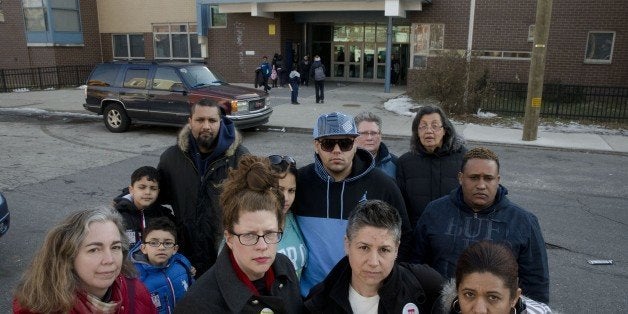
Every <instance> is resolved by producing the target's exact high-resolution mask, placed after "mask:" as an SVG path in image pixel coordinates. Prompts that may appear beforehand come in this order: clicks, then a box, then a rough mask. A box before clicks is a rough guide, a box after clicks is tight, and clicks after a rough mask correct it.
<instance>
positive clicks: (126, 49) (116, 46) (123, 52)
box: [112, 34, 144, 59]
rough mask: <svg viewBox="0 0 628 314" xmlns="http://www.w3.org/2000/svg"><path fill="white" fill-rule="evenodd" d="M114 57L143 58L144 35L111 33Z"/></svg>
mask: <svg viewBox="0 0 628 314" xmlns="http://www.w3.org/2000/svg"><path fill="white" fill-rule="evenodd" d="M112 39H113V58H114V59H138V58H139V59H144V35H142V34H120V35H113V36H112Z"/></svg>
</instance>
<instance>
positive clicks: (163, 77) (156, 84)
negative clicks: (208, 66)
mask: <svg viewBox="0 0 628 314" xmlns="http://www.w3.org/2000/svg"><path fill="white" fill-rule="evenodd" d="M182 83H183V82H181V79H180V78H179V76H178V75H177V72H175V70H174V69H172V68H157V72H155V78H154V79H153V89H158V90H170V88H171V87H172V85H174V84H182Z"/></svg>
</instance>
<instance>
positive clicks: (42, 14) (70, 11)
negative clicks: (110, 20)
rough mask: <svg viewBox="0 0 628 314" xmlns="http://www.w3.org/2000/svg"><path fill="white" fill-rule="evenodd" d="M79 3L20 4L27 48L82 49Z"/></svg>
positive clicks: (41, 0)
mask: <svg viewBox="0 0 628 314" xmlns="http://www.w3.org/2000/svg"><path fill="white" fill-rule="evenodd" d="M78 1H79V0H22V9H23V12H24V24H25V25H26V42H27V44H28V45H30V46H53V45H69V46H72V45H82V44H83V33H82V26H81V14H80V9H79V2H78ZM0 2H1V0H0Z"/></svg>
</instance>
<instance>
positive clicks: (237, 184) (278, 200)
mask: <svg viewBox="0 0 628 314" xmlns="http://www.w3.org/2000/svg"><path fill="white" fill-rule="evenodd" d="M283 202H284V198H283V194H282V193H281V192H279V186H278V174H276V173H274V172H273V170H272V169H271V166H270V161H269V160H268V158H261V157H256V156H243V157H242V158H241V159H240V162H239V163H238V167H237V168H236V169H234V170H231V171H230V172H229V178H228V179H227V180H226V181H225V183H224V185H223V192H222V194H221V195H220V204H221V206H222V208H223V217H222V221H223V223H222V225H223V227H224V237H225V246H224V247H223V248H222V251H221V253H220V254H219V255H218V259H217V260H216V263H215V264H214V266H212V267H211V268H210V269H209V271H207V272H206V273H205V274H203V275H202V276H201V277H200V278H199V279H198V280H197V281H196V283H195V284H194V285H192V286H191V288H190V290H189V291H188V293H187V294H186V296H185V297H184V298H183V299H182V300H181V301H180V302H179V303H178V304H177V306H176V308H175V313H301V312H302V311H303V302H302V300H301V294H300V292H299V281H298V279H297V276H296V273H295V271H294V267H293V266H292V262H290V259H288V257H286V256H285V255H283V254H277V243H278V242H279V241H281V238H282V235H283V232H282V230H283V221H284V213H283V210H282V207H283Z"/></svg>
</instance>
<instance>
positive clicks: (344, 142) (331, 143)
mask: <svg viewBox="0 0 628 314" xmlns="http://www.w3.org/2000/svg"><path fill="white" fill-rule="evenodd" d="M318 142H319V143H320V144H321V149H322V150H324V151H326V152H331V151H333V150H334V148H335V147H336V145H338V147H340V150H341V151H343V152H348V151H350V150H351V149H352V148H353V139H352V138H341V139H330V138H324V139H320V140H318Z"/></svg>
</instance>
